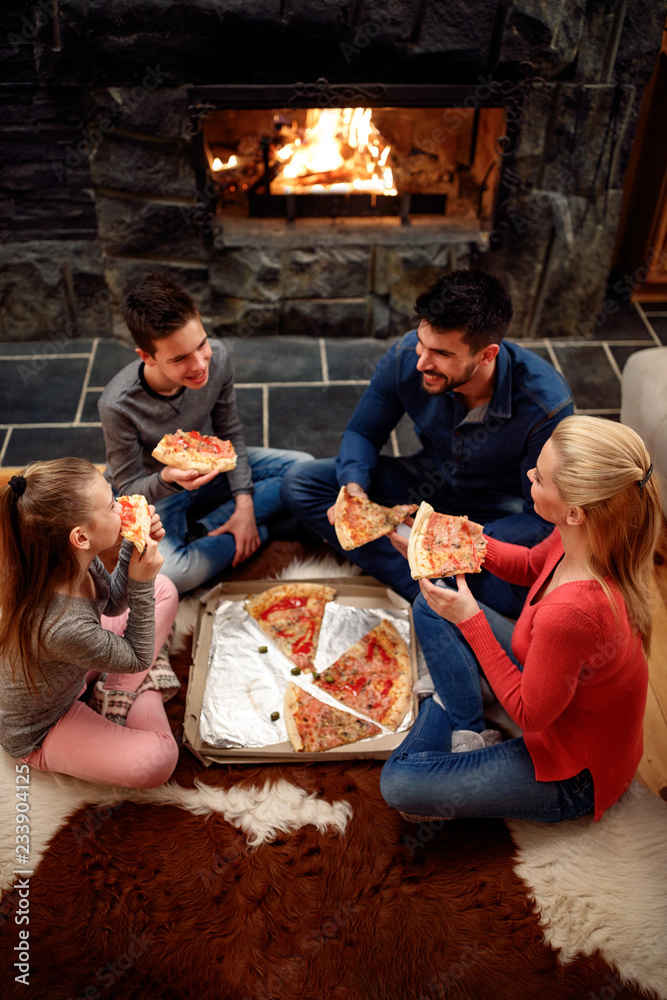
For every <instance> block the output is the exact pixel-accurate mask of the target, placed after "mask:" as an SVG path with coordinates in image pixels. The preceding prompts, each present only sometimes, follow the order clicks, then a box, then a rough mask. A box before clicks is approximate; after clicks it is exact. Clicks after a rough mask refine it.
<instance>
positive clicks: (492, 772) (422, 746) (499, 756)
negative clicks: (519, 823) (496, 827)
mask: <svg viewBox="0 0 667 1000" xmlns="http://www.w3.org/2000/svg"><path fill="white" fill-rule="evenodd" d="M482 610H483V611H484V612H485V614H486V616H487V619H488V621H489V624H490V625H491V628H492V630H493V633H494V635H495V636H496V638H497V639H498V642H499V643H500V645H501V646H502V647H503V649H504V650H505V652H507V653H508V654H509V655H510V656H511V658H512V660H513V661H514V662H515V663H516V662H517V661H516V659H515V658H514V656H512V653H511V648H510V643H511V638H512V630H513V625H512V623H511V622H509V621H508V620H507V619H505V618H503V617H502V615H498V614H497V613H496V612H494V611H492V610H491V609H489V608H482ZM413 614H414V620H415V630H416V633H417V636H418V638H419V642H420V644H421V646H422V649H423V651H424V657H425V659H426V662H427V664H428V667H429V670H430V672H431V677H432V679H433V683H434V686H435V689H436V691H437V692H438V694H439V695H440V698H441V700H442V702H443V704H444V705H445V709H442V708H441V707H440V706H439V705H438V704H437V703H436V702H435V701H434V700H433V698H431V697H429V698H427V699H426V700H425V701H423V702H422V704H421V707H420V711H419V715H418V717H417V721H416V722H415V724H414V725H413V727H412V729H411V730H410V732H409V733H408V735H407V736H406V738H405V739H404V740H403V742H402V743H401V745H400V746H399V747H397V749H396V750H394V752H393V754H392V755H391V757H390V758H389V760H387V762H386V763H385V765H384V767H383V769H382V776H381V784H380V787H381V790H382V794H383V796H384V798H385V800H386V801H387V802H388V803H389V805H391V806H393V807H394V808H395V809H400V810H401V811H403V812H408V813H416V814H418V815H420V816H442V817H443V818H454V817H456V818H472V817H485V818H504V819H510V818H512V819H529V820H537V821H540V822H543V823H558V822H560V821H561V820H566V819H576V818H578V817H580V816H586V815H588V814H589V813H591V812H592V811H593V807H594V794H593V779H592V777H591V774H590V771H588V769H584V770H583V771H581V772H580V773H579V774H577V775H574V776H573V777H571V778H567V779H566V780H563V781H538V780H537V778H536V777H535V768H534V767H533V762H532V759H531V757H530V754H529V753H528V750H527V749H526V744H525V743H524V741H523V738H522V737H518V738H517V739H513V740H507V741H506V742H504V743H498V744H496V745H494V746H489V747H485V748H484V749H483V750H472V751H469V752H467V753H466V752H464V753H451V752H450V751H451V740H452V731H453V730H454V729H471V730H473V731H475V732H482V731H483V729H485V728H486V726H485V722H484V711H483V708H482V695H481V690H480V684H479V664H478V662H477V659H476V658H475V655H474V654H473V652H472V650H471V648H470V646H469V645H468V643H467V642H466V640H465V639H464V638H463V635H462V633H461V632H460V630H459V629H458V628H456V626H455V625H451V624H450V623H449V622H447V621H446V620H445V619H444V618H441V617H440V615H438V614H436V612H435V611H432V610H431V609H430V608H429V606H428V605H427V603H426V601H425V600H424V598H423V597H421V595H420V597H419V598H418V599H417V600H416V601H415V604H414V607H413ZM517 669H519V670H520V669H521V667H520V666H519V665H518V664H517Z"/></svg>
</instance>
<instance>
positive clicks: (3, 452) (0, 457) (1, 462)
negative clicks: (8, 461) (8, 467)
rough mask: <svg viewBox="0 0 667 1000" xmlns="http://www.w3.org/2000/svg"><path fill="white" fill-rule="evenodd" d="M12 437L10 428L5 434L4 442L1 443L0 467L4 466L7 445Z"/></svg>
mask: <svg viewBox="0 0 667 1000" xmlns="http://www.w3.org/2000/svg"><path fill="white" fill-rule="evenodd" d="M11 436H12V428H11V427H10V428H9V429H8V430H7V433H6V434H5V440H4V441H3V442H2V448H0V465H4V464H5V455H6V454H7V445H8V444H9V440H10V438H11Z"/></svg>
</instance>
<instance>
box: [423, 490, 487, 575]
mask: <svg viewBox="0 0 667 1000" xmlns="http://www.w3.org/2000/svg"><path fill="white" fill-rule="evenodd" d="M483 531H484V528H483V526H482V525H481V524H476V522H475V521H469V520H468V518H467V517H465V516H464V517H456V516H455V515H453V514H438V513H437V512H436V511H434V509H433V507H431V505H430V504H429V503H426V501H424V502H423V503H422V504H421V505H420V507H419V510H418V511H417V515H416V517H415V523H414V524H413V525H412V531H411V532H410V537H409V538H408V562H409V563H410V572H411V573H412V579H413V580H421V579H422V578H424V577H426V578H427V579H434V578H436V577H441V576H454V575H455V574H456V573H481V571H482V563H483V562H484V556H485V555H486V538H485V537H484V535H483Z"/></svg>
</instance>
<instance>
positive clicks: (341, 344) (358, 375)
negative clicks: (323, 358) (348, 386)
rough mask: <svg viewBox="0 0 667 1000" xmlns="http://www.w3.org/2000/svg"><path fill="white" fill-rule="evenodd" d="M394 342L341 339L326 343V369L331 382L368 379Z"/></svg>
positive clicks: (369, 338)
mask: <svg viewBox="0 0 667 1000" xmlns="http://www.w3.org/2000/svg"><path fill="white" fill-rule="evenodd" d="M393 343H394V340H393V339H392V340H374V339H373V338H371V337H364V338H363V339H362V340H352V339H349V338H342V339H340V340H338V339H337V338H336V339H335V340H334V339H333V338H332V339H330V340H328V341H326V354H327V367H328V369H329V378H330V379H331V380H332V382H335V381H344V380H347V379H369V380H370V378H371V376H372V375H373V372H374V371H375V367H376V365H377V363H378V361H379V360H380V358H381V357H383V356H384V355H385V354H386V353H387V351H388V350H389V348H390V347H391V345H392V344H393Z"/></svg>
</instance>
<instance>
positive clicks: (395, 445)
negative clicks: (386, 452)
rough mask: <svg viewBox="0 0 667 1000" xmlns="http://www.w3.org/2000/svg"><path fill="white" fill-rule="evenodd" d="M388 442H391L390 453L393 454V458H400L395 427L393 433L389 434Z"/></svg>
mask: <svg viewBox="0 0 667 1000" xmlns="http://www.w3.org/2000/svg"><path fill="white" fill-rule="evenodd" d="M389 440H390V441H391V448H392V451H393V453H394V458H400V457H401V452H400V449H399V445H398V435H397V433H396V428H395V427H394V429H393V431H392V432H391V434H390V435H389Z"/></svg>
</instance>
